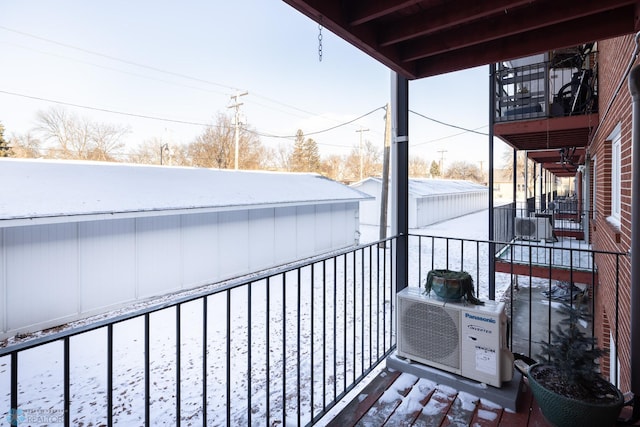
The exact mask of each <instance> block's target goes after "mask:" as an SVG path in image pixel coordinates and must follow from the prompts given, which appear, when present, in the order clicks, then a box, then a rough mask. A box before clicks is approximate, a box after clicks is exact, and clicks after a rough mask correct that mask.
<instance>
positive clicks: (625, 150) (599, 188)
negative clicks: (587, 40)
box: [588, 35, 638, 392]
mask: <svg viewBox="0 0 640 427" xmlns="http://www.w3.org/2000/svg"><path fill="white" fill-rule="evenodd" d="M635 46H636V44H635V39H634V35H628V36H623V37H618V38H614V39H609V40H604V41H601V42H599V43H598V51H599V55H598V60H599V64H598V76H599V78H598V84H599V88H598V96H599V101H598V104H599V111H600V125H599V127H598V128H597V130H596V132H595V134H594V136H593V139H592V142H591V145H590V146H589V149H588V152H589V155H590V156H591V157H593V156H594V155H595V156H596V168H597V169H596V171H595V173H596V178H597V182H596V189H595V192H596V200H595V209H596V219H595V221H594V222H593V225H592V236H591V239H592V243H593V248H594V249H596V250H603V251H612V252H624V253H628V251H629V248H630V236H631V96H630V94H629V89H628V84H627V81H626V79H625V81H624V83H623V85H622V87H621V88H620V91H619V92H618V93H617V94H615V93H614V92H615V90H616V88H617V87H618V85H619V84H620V81H621V79H622V78H623V75H624V73H625V71H626V69H627V67H628V66H629V61H630V60H631V56H632V54H633V51H634V49H635ZM637 63H638V61H636V64H637ZM610 103H611V105H610V108H609V109H608V111H607V107H608V106H609V104H610ZM618 124H619V125H620V127H621V218H620V226H616V225H614V224H612V223H611V222H610V221H609V220H608V219H607V217H608V216H609V215H610V214H611V141H608V140H607V139H608V137H609V136H610V135H611V132H612V131H613V130H614V129H615V127H616V126H617V125H618ZM596 264H597V266H598V273H599V282H600V283H599V285H598V289H597V296H596V298H597V301H598V303H597V305H596V309H597V311H596V325H597V327H596V330H597V332H598V344H599V345H600V346H601V347H603V348H608V347H609V327H611V330H612V333H615V331H614V329H613V328H615V313H616V304H617V307H618V327H619V330H618V336H619V338H620V339H619V342H618V352H619V358H620V362H621V368H620V371H621V375H620V377H621V384H620V389H621V390H622V391H623V392H624V391H627V390H628V389H629V378H630V375H629V374H630V372H629V371H630V364H629V360H630V355H629V351H630V349H629V347H630V336H631V329H630V319H629V318H630V312H631V309H630V301H631V295H630V283H631V272H630V267H631V264H630V259H629V257H628V256H622V257H619V258H617V260H616V258H614V257H604V256H596ZM616 264H617V265H616ZM616 269H618V271H619V273H618V275H616ZM616 288H617V290H618V292H616ZM616 294H617V295H618V299H617V301H616ZM598 325H599V326H598ZM607 359H608V358H607ZM604 366H605V367H606V368H607V370H608V367H609V361H608V360H605V361H604Z"/></svg>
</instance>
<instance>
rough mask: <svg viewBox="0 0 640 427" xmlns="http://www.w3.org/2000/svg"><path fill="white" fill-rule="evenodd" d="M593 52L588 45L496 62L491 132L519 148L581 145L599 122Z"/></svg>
mask: <svg viewBox="0 0 640 427" xmlns="http://www.w3.org/2000/svg"><path fill="white" fill-rule="evenodd" d="M596 56H597V52H596V51H595V50H594V44H593V43H589V44H586V45H581V46H577V47H574V48H568V49H561V50H556V51H551V52H548V53H544V54H540V55H536V56H532V57H527V58H521V59H516V60H512V61H508V62H502V63H500V64H498V66H497V68H496V76H495V77H496V91H495V93H496V95H495V110H494V111H495V116H494V117H495V123H496V124H495V125H494V133H495V135H496V136H498V137H499V138H500V139H502V140H503V141H505V142H506V143H507V144H509V145H511V146H512V147H513V148H515V149H518V150H529V151H531V150H553V152H555V153H556V154H557V153H558V151H557V150H558V149H561V148H564V149H566V150H565V151H567V150H572V151H574V152H575V150H576V148H583V147H586V146H587V144H588V142H589V134H590V132H591V130H592V129H593V128H594V127H595V126H597V124H598V120H599V116H598V73H597V67H596V65H595V64H597V60H596ZM547 154H548V153H547ZM547 157H548V155H547ZM557 157H558V156H556V158H555V159H551V158H549V159H548V160H547V162H548V163H560V162H561V161H562V159H559V158H557ZM565 160H566V159H565ZM562 169H563V171H564V170H565V168H562Z"/></svg>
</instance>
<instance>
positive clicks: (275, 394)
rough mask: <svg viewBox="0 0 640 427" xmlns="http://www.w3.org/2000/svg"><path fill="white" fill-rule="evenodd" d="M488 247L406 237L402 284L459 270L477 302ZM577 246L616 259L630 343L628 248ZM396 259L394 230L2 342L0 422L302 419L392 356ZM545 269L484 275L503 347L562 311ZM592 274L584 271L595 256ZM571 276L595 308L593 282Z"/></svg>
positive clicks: (543, 331)
mask: <svg viewBox="0 0 640 427" xmlns="http://www.w3.org/2000/svg"><path fill="white" fill-rule="evenodd" d="M499 243H501V242H488V241H481V240H468V239H453V238H446V237H435V236H423V235H410V236H408V244H409V261H408V263H409V283H407V285H408V286H420V285H421V284H422V282H423V281H424V280H425V278H426V275H427V273H428V271H429V270H430V269H434V268H438V269H441V268H448V269H454V270H466V271H468V272H469V273H471V275H472V276H473V278H474V282H475V286H476V294H477V295H478V296H479V297H480V298H481V299H486V298H487V295H489V291H490V289H489V286H490V283H491V282H492V281H491V280H490V277H489V266H488V264H489V262H488V260H490V259H491V257H490V253H491V250H492V248H493V246H494V245H497V244H499ZM502 243H504V244H509V245H513V243H512V242H502ZM574 252H576V253H580V254H583V253H584V255H580V256H587V257H591V258H594V256H597V257H598V258H597V259H599V260H606V261H607V262H609V263H611V264H612V265H615V266H616V273H615V274H616V277H615V278H611V280H608V281H607V282H608V283H614V285H613V286H614V287H615V294H616V297H615V299H616V314H615V316H614V315H612V316H611V322H612V324H611V326H610V330H611V333H612V337H613V338H612V340H613V342H614V343H616V344H617V343H618V340H620V339H628V337H624V336H622V335H620V332H619V328H618V317H617V301H618V295H619V291H618V287H617V286H618V285H617V283H618V277H617V275H618V272H617V271H618V268H617V266H619V265H620V262H621V260H620V258H621V257H624V256H626V255H625V254H616V253H605V252H599V253H596V252H594V251H590V250H583V249H576V250H574ZM396 262H397V251H396V238H395V237H393V238H390V239H387V240H386V241H384V243H379V242H375V243H371V244H368V245H363V246H359V247H357V248H353V249H350V250H346V251H343V252H338V253H333V254H331V255H327V256H322V257H318V258H314V259H309V260H301V261H300V262H299V263H296V264H294V265H288V266H286V267H282V268H278V269H274V270H271V271H267V272H262V273H257V274H253V275H250V276H247V277H244V278H240V279H237V280H235V281H230V282H225V283H223V284H219V285H211V286H210V287H207V288H202V289H199V290H194V291H191V292H188V293H185V294H181V295H179V296H175V297H167V298H165V299H163V301H162V302H157V303H155V304H154V305H150V306H148V307H144V308H141V309H137V310H136V311H134V312H130V313H122V314H120V315H118V316H116V317H113V318H110V319H106V320H100V321H97V322H90V321H87V322H85V324H81V325H75V326H74V325H70V326H69V327H67V328H60V330H58V331H57V332H53V333H49V334H39V335H40V336H37V337H32V338H31V339H26V340H24V341H22V342H18V341H14V342H10V343H8V345H7V346H5V347H3V348H0V407H2V408H6V409H3V411H0V417H1V419H3V420H5V419H9V420H16V421H20V422H25V423H28V421H29V420H31V421H32V423H35V422H34V421H33V420H35V419H36V418H35V417H39V418H38V420H39V421H43V420H44V422H45V423H46V422H49V423H54V422H58V423H62V424H64V425H67V426H70V425H80V424H84V425H88V424H90V423H93V424H94V425H102V424H105V425H109V426H111V425H113V424H115V423H123V424H125V425H158V424H166V425H179V424H181V423H182V424H188V423H190V424H193V425H253V424H258V425H275V424H281V425H312V424H314V423H316V422H318V421H319V420H320V419H321V418H322V417H323V416H325V415H326V414H327V413H328V412H329V410H330V409H331V408H333V407H334V406H335V405H336V404H337V403H338V402H339V401H340V400H341V399H342V398H344V397H345V396H346V395H347V394H348V393H349V392H350V391H351V390H353V389H354V388H355V387H356V386H357V384H358V383H360V382H361V381H362V380H363V379H364V378H365V377H366V375H367V374H368V373H370V372H371V371H372V370H373V369H374V368H375V367H376V366H377V365H378V364H379V363H380V362H382V361H383V360H384V359H385V358H386V357H387V355H389V354H390V353H391V352H392V351H394V349H395V343H396V337H395V324H396V320H395V315H396V314H395V298H394V295H395V293H396V291H397V286H396V283H395V269H396ZM530 265H531V264H530ZM546 268H548V269H549V272H550V273H549V275H548V276H547V277H546V278H536V277H533V276H531V275H529V276H526V275H525V276H522V275H520V276H517V275H515V274H509V273H497V274H496V279H495V282H494V283H495V289H494V291H495V295H496V298H497V299H502V300H505V301H508V302H509V304H508V306H509V309H508V310H509V316H510V318H511V319H512V325H513V327H512V328H511V330H510V343H511V348H512V349H513V351H515V352H519V353H524V354H527V355H530V356H533V357H534V358H535V357H536V354H537V350H536V349H537V347H538V345H539V341H540V339H541V338H540V337H541V336H542V337H543V338H545V337H547V338H548V337H549V331H550V330H551V328H552V327H554V325H555V324H556V323H557V322H558V321H559V320H560V318H559V316H558V315H557V314H556V313H555V309H554V306H555V304H556V303H557V301H555V300H554V299H553V298H551V297H550V296H549V297H547V298H544V297H543V296H542V295H541V294H540V293H539V292H542V291H544V290H547V291H549V290H551V289H552V288H553V287H554V286H555V285H557V284H558V281H556V280H553V279H552V278H551V277H552V274H551V270H553V269H554V268H555V267H554V266H553V265H551V264H548V265H547V267H546ZM591 271H592V277H595V274H596V266H595V264H592V267H591ZM571 282H572V283H573V280H571ZM576 285H577V286H578V287H579V292H580V294H581V295H584V296H588V299H587V300H588V301H589V303H590V304H591V305H592V307H595V304H596V301H595V298H596V295H597V293H596V292H593V290H594V283H593V281H591V282H589V283H579V282H576ZM541 301H546V303H545V304H544V305H542V306H543V307H546V308H545V310H543V315H540V314H539V313H536V314H535V323H534V322H533V321H532V319H533V316H534V315H533V314H532V313H533V312H534V310H535V309H539V307H540V306H541V304H540V302H541ZM571 301H574V300H573V297H572V296H571V295H570V298H569V302H571ZM591 332H592V333H594V332H595V331H594V329H593V326H592V325H591ZM615 350H617V346H615V348H614V350H613V351H614V353H612V354H613V356H612V357H614V356H615V357H617V353H615ZM614 365H615V364H611V366H612V369H614V370H615V369H617V365H615V366H614ZM7 417H8V418H7Z"/></svg>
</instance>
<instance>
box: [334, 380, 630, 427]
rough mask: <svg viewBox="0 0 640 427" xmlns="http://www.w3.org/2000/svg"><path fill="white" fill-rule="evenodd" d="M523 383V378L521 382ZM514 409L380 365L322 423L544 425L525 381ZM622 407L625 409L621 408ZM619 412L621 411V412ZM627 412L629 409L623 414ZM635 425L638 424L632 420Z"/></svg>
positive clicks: (368, 426) (372, 426)
mask: <svg viewBox="0 0 640 427" xmlns="http://www.w3.org/2000/svg"><path fill="white" fill-rule="evenodd" d="M525 381H526V380H525ZM522 393H523V394H522V395H521V397H520V399H519V407H518V410H517V412H512V411H509V410H505V409H503V408H501V407H500V406H498V405H496V404H495V403H493V402H487V401H483V400H482V399H478V398H477V397H475V396H471V395H469V394H467V393H464V392H460V393H459V392H457V391H456V390H454V389H452V388H450V387H446V386H440V385H437V384H434V383H433V382H431V381H429V380H425V379H419V378H417V377H415V376H414V375H411V374H406V373H400V372H398V371H390V370H388V369H384V370H383V371H382V372H380V374H379V375H378V376H377V377H376V378H375V379H374V380H373V381H371V383H369V384H368V385H367V386H366V387H365V388H364V389H363V390H362V392H361V393H359V395H358V396H357V397H356V398H355V399H354V400H353V401H351V402H350V403H349V404H348V405H347V406H346V407H345V408H344V409H343V410H342V411H341V412H340V413H339V414H338V415H337V416H336V417H335V418H333V419H332V420H331V421H330V422H329V423H328V424H327V425H328V426H332V427H350V426H361V427H381V426H389V427H391V426H394V427H395V426H406V427H409V426H428V427H446V426H473V427H525V426H530V427H548V426H550V424H549V423H547V421H546V420H545V419H544V417H543V415H542V412H541V411H540V408H539V407H538V405H537V404H536V401H535V399H533V396H532V394H531V391H530V389H529V387H528V386H527V385H526V383H525V384H524V385H523V391H522ZM625 411H626V408H625ZM623 414H625V412H623ZM626 414H627V415H629V414H630V413H629V412H626ZM634 425H638V423H636V424H634Z"/></svg>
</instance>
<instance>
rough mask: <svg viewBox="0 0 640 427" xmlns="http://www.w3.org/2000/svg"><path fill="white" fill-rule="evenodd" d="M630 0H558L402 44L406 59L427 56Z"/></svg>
mask: <svg viewBox="0 0 640 427" xmlns="http://www.w3.org/2000/svg"><path fill="white" fill-rule="evenodd" d="M628 4H629V0H617V1H616V2H603V1H602V0H564V1H562V2H554V5H553V6H552V7H551V6H550V7H549V8H545V7H540V8H536V9H530V8H520V9H516V10H514V11H513V12H510V13H508V14H500V15H498V16H494V17H491V18H489V19H487V20H483V21H476V22H471V23H469V24H468V25H465V26H464V27H462V28H455V29H451V30H447V31H443V32H440V33H438V34H434V35H432V36H430V37H428V38H427V37H420V38H418V39H414V40H410V41H408V42H407V43H405V44H404V45H403V47H402V55H401V56H402V58H403V59H404V60H405V61H413V60H416V59H421V58H426V57H428V56H431V55H436V54H439V53H443V52H446V51H448V50H451V49H460V48H464V47H468V46H473V45H477V44H481V43H484V42H489V41H492V40H497V39H499V38H502V37H507V36H512V35H516V34H519V33H523V32H527V31H531V30H536V29H539V28H544V27H547V26H549V25H554V24H562V23H563V22H566V21H569V20H573V19H578V18H583V17H586V16H589V15H594V14H599V13H603V12H605V11H608V10H611V9H615V8H619V7H624V6H626V5H627V6H628Z"/></svg>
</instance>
